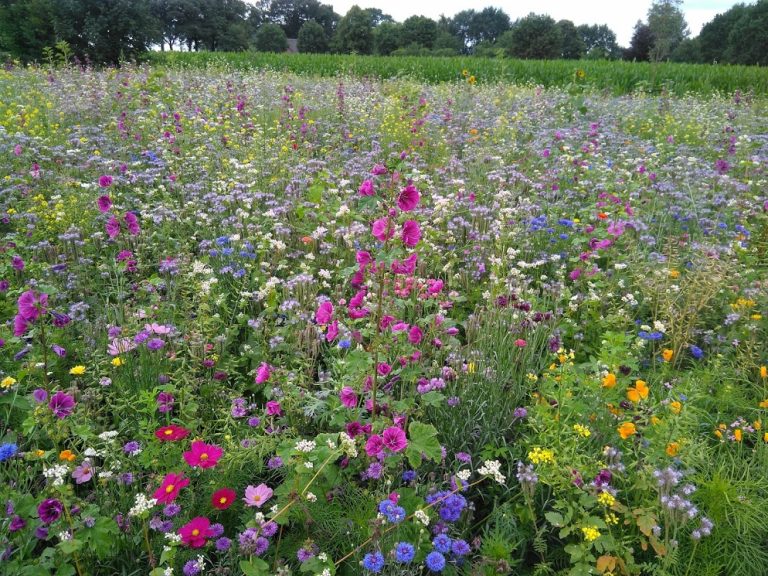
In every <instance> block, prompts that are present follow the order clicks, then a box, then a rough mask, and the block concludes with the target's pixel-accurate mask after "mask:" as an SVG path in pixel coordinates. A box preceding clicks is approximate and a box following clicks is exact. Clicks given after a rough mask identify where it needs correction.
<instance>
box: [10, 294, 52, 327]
mask: <svg viewBox="0 0 768 576" xmlns="http://www.w3.org/2000/svg"><path fill="white" fill-rule="evenodd" d="M17 305H18V308H19V315H21V316H22V317H23V318H24V320H27V321H29V322H34V321H35V320H37V319H38V318H39V317H40V314H45V313H46V312H47V306H48V294H37V293H35V292H34V291H33V290H27V291H26V292H23V293H22V294H21V296H19V300H18V302H17Z"/></svg>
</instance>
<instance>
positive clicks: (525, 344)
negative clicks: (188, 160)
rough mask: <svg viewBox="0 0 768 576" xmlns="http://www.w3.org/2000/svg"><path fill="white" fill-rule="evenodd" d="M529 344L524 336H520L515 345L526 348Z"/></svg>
mask: <svg viewBox="0 0 768 576" xmlns="http://www.w3.org/2000/svg"><path fill="white" fill-rule="evenodd" d="M527 345H528V342H526V341H525V340H523V339H522V338H518V339H517V340H515V346H517V347H518V348H525V347H526V346H527Z"/></svg>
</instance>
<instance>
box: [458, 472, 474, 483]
mask: <svg viewBox="0 0 768 576" xmlns="http://www.w3.org/2000/svg"><path fill="white" fill-rule="evenodd" d="M470 474H472V473H471V472H470V471H469V470H460V471H458V472H456V477H457V478H458V479H459V480H461V481H463V482H466V481H467V480H469V476H470Z"/></svg>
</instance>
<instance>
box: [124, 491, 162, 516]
mask: <svg viewBox="0 0 768 576" xmlns="http://www.w3.org/2000/svg"><path fill="white" fill-rule="evenodd" d="M155 504H157V500H156V499H154V498H147V497H146V495H145V494H143V493H141V492H139V493H138V494H136V501H135V502H134V504H133V508H131V509H130V510H129V511H128V516H141V515H142V514H144V513H145V512H149V510H151V509H152V507H153V506H154V505H155Z"/></svg>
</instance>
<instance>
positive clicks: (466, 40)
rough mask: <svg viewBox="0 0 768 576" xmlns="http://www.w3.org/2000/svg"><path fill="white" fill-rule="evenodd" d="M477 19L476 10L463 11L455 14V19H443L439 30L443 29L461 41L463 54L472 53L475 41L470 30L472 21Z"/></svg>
mask: <svg viewBox="0 0 768 576" xmlns="http://www.w3.org/2000/svg"><path fill="white" fill-rule="evenodd" d="M474 17H475V11H474V10H462V11H461V12H457V13H456V14H454V16H453V18H445V17H441V18H440V22H438V28H441V29H443V30H445V31H446V32H448V33H449V34H451V35H453V36H455V37H456V38H458V39H459V42H461V46H462V52H464V53H466V52H468V51H470V50H471V49H472V47H473V45H474V41H473V40H472V39H471V38H470V35H469V29H470V26H471V25H472V19H473V18H474Z"/></svg>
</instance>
